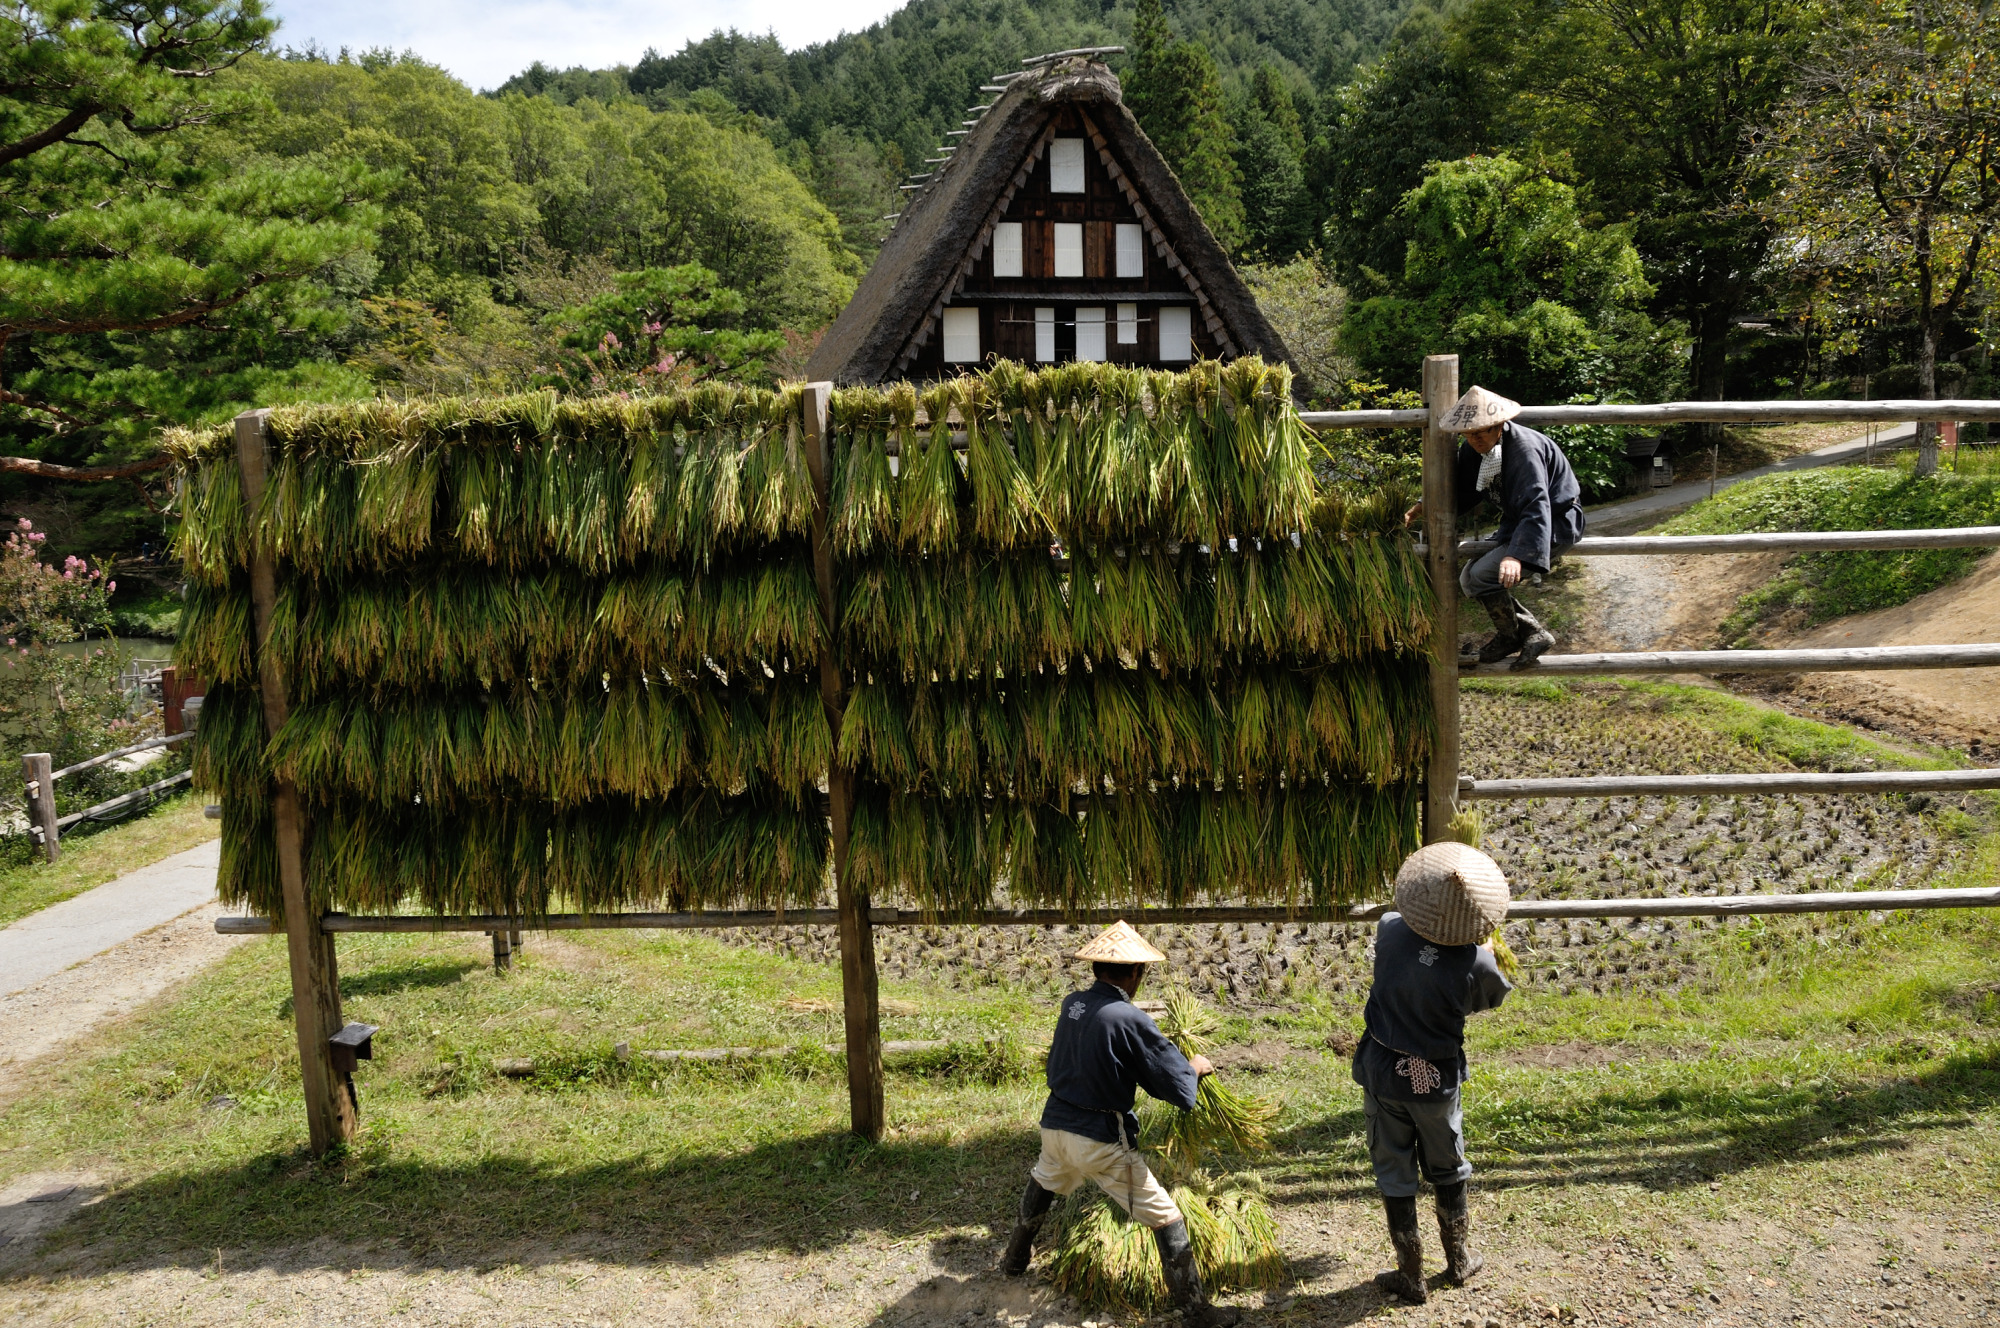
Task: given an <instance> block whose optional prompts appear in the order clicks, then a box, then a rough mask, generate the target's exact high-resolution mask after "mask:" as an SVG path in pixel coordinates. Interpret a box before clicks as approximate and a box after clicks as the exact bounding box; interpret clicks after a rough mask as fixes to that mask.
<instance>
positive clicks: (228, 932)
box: [215, 887, 2000, 936]
mask: <svg viewBox="0 0 2000 1328" xmlns="http://www.w3.org/2000/svg"><path fill="white" fill-rule="evenodd" d="M1392 907H1393V905H1390V904H1355V905H1353V906H1351V907H1346V908H1337V909H1332V910H1329V911H1323V912H1318V913H1313V912H1309V911H1307V910H1303V909H1289V908H1255V907H1245V908H1132V909H1116V908H1086V909H1079V910H1077V911H1076V912H1075V913H1070V914H1065V913H1064V912H1062V910H1060V909H1036V908H1030V909H1015V910H1003V909H989V910H986V911H983V912H980V913H975V914H973V915H972V916H970V917H965V918H936V917H930V916H928V915H926V914H924V913H923V912H921V911H919V910H917V909H913V908H902V909H897V908H878V909H874V910H872V914H871V920H872V922H873V923H874V925H875V926H878V927H919V926H943V927H954V926H958V927H1050V926H1055V925H1058V924H1062V923H1067V924H1070V925H1075V926H1091V927H1095V926H1101V925H1103V924H1105V923H1109V922H1114V921H1119V920H1123V921H1126V922H1131V923H1136V924H1138V925H1140V926H1151V925H1159V924H1163V923H1189V922H1210V923H1213V922H1274V923H1286V924H1290V923H1307V922H1373V921H1375V920H1377V919H1378V918H1380V917H1381V916H1382V915H1383V914H1385V913H1387V912H1389V911H1390V910H1391V908H1392ZM1905 908H2000V887H1993V888H1989V889H1978V890H1865V891H1853V892H1847V893H1842V892H1839V891H1832V890H1829V891H1826V892H1824V893H1820V894H1803V895H1683V896H1676V897H1674V898H1672V899H1517V900H1515V901H1514V902H1513V903H1512V904H1509V905H1508V906H1507V918H1508V920H1509V921H1526V920H1529V919H1533V918H1646V917H1705V916H1714V917H1725V916H1735V915H1737V914H1748V913H1852V912H1872V911H1875V910H1878V909H1880V910H1885V911H1894V910H1896V909H1905ZM837 921H838V919H837V917H836V914H835V912H834V910H833V909H830V908H815V909H800V910H798V911H797V912H788V913H786V914H785V915H784V916H783V917H779V916H778V915H777V914H776V913H772V912H769V911H756V912H734V911H720V910H718V911H716V912H713V913H588V914H586V913H551V914H549V915H547V916H546V917H540V918H522V917H506V916H503V915H500V914H492V913H487V914H472V915H469V916H467V915H460V916H456V917H424V916H412V915H408V914H397V915H392V916H386V917H385V916H377V917H361V916H356V915H350V914H346V913H329V914H327V915H326V917H325V918H324V919H323V920H322V921H321V924H320V926H321V930H323V931H327V932H336V933H338V932H446V931H454V932H456V931H466V932H491V931H502V930H506V929H508V928H517V929H520V930H524V931H615V930H629V929H660V930H693V929H704V928H721V927H807V926H812V927H831V926H834V925H836V923H837ZM215 929H216V930H217V931H218V932H221V933H222V934H223V935H225V936H268V935H270V934H271V933H272V932H273V931H274V930H275V929H274V928H273V927H272V925H271V920H270V919H269V918H244V917H235V918H217V919H216V920H215Z"/></svg>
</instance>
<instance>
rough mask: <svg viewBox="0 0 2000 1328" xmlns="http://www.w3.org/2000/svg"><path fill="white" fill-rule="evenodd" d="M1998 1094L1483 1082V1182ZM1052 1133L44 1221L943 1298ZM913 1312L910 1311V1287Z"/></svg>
mask: <svg viewBox="0 0 2000 1328" xmlns="http://www.w3.org/2000/svg"><path fill="white" fill-rule="evenodd" d="M1543 1096H1544V1098H1545V1099H1546V1098H1547V1095H1546V1094H1544V1095H1543ZM1996 1100H2000V1046H1993V1047H1986V1048H1982V1049H1980V1050H1977V1051H1973V1052H1968V1053H1963V1054H1960V1055H1958V1056H1955V1057H1953V1058H1952V1059H1950V1060H1948V1061H1945V1062H1942V1063H1940V1064H1937V1065H1935V1066H1933V1067H1931V1068H1929V1069H1927V1070H1925V1071H1922V1072H1920V1073H1918V1074H1915V1075H1913V1076H1911V1077H1907V1078H1899V1079H1896V1080H1892V1081H1888V1082H1872V1083H1871V1082H1863V1081H1849V1082H1846V1083H1840V1082H1816V1083H1811V1084H1806V1085H1801V1086H1797V1087H1789V1088H1788V1087H1784V1086H1781V1085H1775V1084H1756V1083H1751V1084H1744V1085H1742V1086H1740V1087H1720V1088H1715V1087H1706V1086H1704V1087H1701V1088H1691V1087H1689V1086H1686V1085H1682V1086H1668V1087H1664V1088H1648V1089H1647V1090H1645V1091H1630V1092H1618V1091H1614V1092H1609V1093H1601V1092H1588V1091H1585V1092H1580V1093H1579V1094H1578V1096H1577V1097H1575V1098H1574V1099H1571V1100H1568V1101H1562V1100H1559V1099H1558V1100H1555V1101H1554V1102H1548V1101H1546V1100H1545V1101H1543V1102H1536V1103H1524V1102H1521V1101H1518V1100H1507V1099H1502V1100H1500V1101H1498V1102H1495V1103H1492V1104H1490V1105H1489V1106H1487V1107H1486V1108H1484V1109H1482V1104H1481V1103H1480V1102H1479V1101H1478V1099H1477V1098H1476V1097H1475V1098H1474V1100H1473V1101H1472V1102H1471V1104H1470V1105H1471V1107H1472V1121H1471V1139H1472V1151H1473V1153H1474V1156H1475V1158H1477V1159H1478V1160H1479V1164H1480V1167H1481V1174H1480V1177H1479V1179H1478V1180H1477V1181H1476V1183H1477V1184H1478V1185H1480V1186H1482V1187H1485V1188H1490V1189H1513V1190H1523V1191H1526V1190H1532V1189H1536V1188H1542V1189H1548V1188H1556V1187H1561V1186H1564V1185H1567V1184H1570V1183H1572V1182H1576V1183H1588V1184H1607V1183H1623V1184H1639V1185H1644V1186H1647V1187H1649V1188H1653V1189H1657V1190H1675V1189H1685V1188H1688V1187H1691V1186H1694V1185H1697V1184H1706V1183H1707V1182H1708V1181H1710V1180H1713V1179H1715V1178H1717V1177H1720V1176H1724V1175H1729V1174H1732V1173H1738V1172H1745V1171H1751V1170H1754V1169H1756V1168H1758V1167H1760V1166H1765V1165H1768V1164H1769V1163H1770V1161H1771V1159H1773V1158H1774V1157H1783V1158H1786V1159H1787V1160H1790V1161H1798V1160H1803V1161H1808V1162H1810V1161H1815V1160H1837V1159H1839V1158H1841V1157H1842V1156H1844V1155H1850V1154H1855V1153H1864V1152H1870V1151H1878V1150H1881V1149H1883V1148H1896V1147H1902V1146H1904V1145H1905V1142H1906V1141H1907V1140H1908V1139H1909V1138H1910V1137H1912V1136H1913V1135H1916V1134H1919V1133H1921V1132H1928V1131H1937V1130H1949V1129H1953V1128H1957V1127H1959V1126H1961V1125H1963V1124H1964V1123H1966V1122H1967V1121H1968V1120H1969V1119H1970V1118H1971V1117H1972V1116H1974V1115H1975V1114H1977V1113H1980V1112H1982V1111H1984V1110H1985V1109H1987V1108H1990V1107H1991V1106H1992V1105H1993V1104H1994V1103H1995V1101H1996ZM439 1109H441V1110H442V1109H445V1108H442V1107H441V1108H439ZM1361 1129H1362V1123H1361V1116H1360V1113H1359V1112H1358V1111H1356V1110H1351V1109H1342V1110H1337V1111H1334V1112H1331V1113H1329V1114H1327V1115H1324V1116H1321V1117H1319V1118H1317V1119H1314V1120H1312V1121H1311V1122H1309V1123H1307V1124H1305V1125H1303V1126H1300V1127H1298V1128H1295V1129H1293V1130H1290V1131H1288V1132H1286V1133H1285V1134H1284V1135H1282V1136H1281V1137H1280V1138H1279V1139H1278V1140H1277V1144H1278V1153H1277V1155H1276V1156H1275V1157H1274V1158H1273V1159H1271V1160H1270V1161H1269V1162H1267V1163H1266V1164H1264V1165H1263V1166H1262V1167H1261V1168H1260V1170H1261V1171H1262V1172H1263V1174H1264V1176H1265V1178H1266V1180H1267V1183H1268V1184H1269V1185H1270V1189H1271V1193H1272V1197H1273V1200H1274V1201H1275V1202H1276V1203H1277V1204H1278V1205H1280V1206H1281V1207H1291V1206H1295V1205H1300V1204H1310V1203H1322V1202H1327V1201H1331V1200H1341V1201H1368V1200H1372V1198H1373V1195H1374V1190H1373V1186H1372V1184H1371V1182H1370V1178H1369V1176H1368V1172H1367V1168H1366V1162H1365V1158H1364V1156H1363V1154H1362V1152H1361V1150H1360V1148H1359V1147H1358V1146H1357V1145H1356V1144H1355V1143H1354V1142H1353V1140H1352V1136H1354V1135H1356V1134H1358V1133H1359V1132H1360V1131H1361ZM1037 1147H1038V1142H1037V1136H1036V1133H1035V1130H1034V1129H1033V1128H1032V1126H1031V1124H1030V1122H1029V1121H1028V1120H1023V1122H1022V1123H1021V1125H1020V1126H1019V1127H1018V1128H1013V1127H1009V1128H999V1129H993V1130H990V1131H987V1132H985V1133H983V1134H975V1135H972V1136H969V1137H967V1136H960V1137H959V1139H958V1140H956V1141H953V1142H944V1141H936V1142H929V1141H892V1142H889V1143H885V1144H880V1145H872V1144H868V1143H865V1142H863V1141H860V1140H857V1139H855V1138H853V1137H852V1136H850V1135H846V1134H840V1133H818V1134H811V1135H797V1136H792V1137H785V1138H775V1139H768V1140H766V1141H764V1142H757V1143H751V1144H747V1145H746V1146H745V1147H744V1148H742V1149H741V1150H731V1151H722V1150H711V1151H708V1152H703V1153H698V1154H697V1153H689V1154H682V1155H676V1156H671V1157H661V1156H658V1155H647V1154H636V1155H632V1156H628V1157H623V1158H619V1159H615V1160H613V1161H609V1162H604V1163H599V1164H594V1165H588V1166H561V1165H557V1164H553V1163H546V1162H537V1161H534V1160H530V1159H528V1158H523V1157H508V1156H505V1155H504V1154H489V1155H488V1156H485V1157H483V1158H481V1159H479V1160H477V1161H473V1162H467V1163H464V1164H461V1165H438V1164H430V1163H425V1162H420V1161H415V1160H411V1159H410V1158H408V1157H407V1156H403V1155H399V1154H398V1152H397V1149H396V1147H395V1143H394V1140H393V1138H389V1139H374V1140H370V1141H368V1142H365V1143H364V1145H363V1146H362V1147H361V1148H359V1149H357V1150H356V1151H355V1152H353V1153H351V1154H349V1155H348V1156H346V1157H344V1158H341V1159H338V1160H335V1161H333V1162H330V1163H326V1164H316V1163H314V1162H312V1161H311V1160H309V1159H307V1158H306V1157H304V1156H303V1155H302V1154H300V1153H297V1152H286V1153H275V1152H274V1153H266V1154H263V1155H260V1156H258V1157H254V1158H251V1159H248V1160H246V1161H245V1162H243V1163H241V1164H239V1165H236V1166H230V1167H217V1168H210V1169H206V1170H202V1169H190V1170H183V1171H178V1172H170V1173H163V1174H160V1175H157V1176H153V1177H150V1178H148V1179H145V1180H142V1181H140V1182H138V1183H136V1184H134V1185H131V1186H128V1187H124V1188H121V1189H117V1190H115V1191H113V1192H112V1193H110V1194H108V1195H107V1196H105V1198H104V1199H103V1200H102V1201H101V1202H99V1203H96V1204H94V1205H91V1206H90V1207H89V1208H88V1209H85V1210H83V1211H81V1212H79V1213H78V1214H77V1215H76V1217H75V1218H74V1219H73V1220H72V1221H71V1222H69V1223H67V1224H65V1225H64V1227H63V1228H61V1229H60V1230H59V1231H57V1232H55V1233H53V1234H52V1236H51V1237H50V1239H51V1240H52V1241H54V1242H56V1244H57V1245H59V1246H63V1247H72V1248H76V1247H85V1246H88V1247H91V1254H92V1258H93V1261H94V1262H96V1261H107V1260H108V1261H112V1262H115V1263H117V1264H119V1265H121V1266H127V1267H130V1266H134V1265H154V1266H172V1267H187V1268H194V1267H200V1266H204V1265H206V1264H207V1263H208V1262H209V1261H211V1260H212V1259H213V1257H214V1251H215V1250H216V1249H217V1248H218V1247H226V1248H228V1249H230V1250H231V1251H232V1252H233V1253H232V1255H231V1263H232V1266H236V1267H242V1266H244V1265H245V1264H246V1263H253V1262H256V1261H259V1260H267V1261H269V1262H271V1263H273V1264H276V1263H283V1264H284V1265H286V1266H288V1267H296V1266H297V1264H298V1261H299V1260H300V1259H301V1258H304V1259H307V1260H311V1259H314V1258H323V1259H325V1260H326V1261H327V1263H328V1266H337V1267H341V1268H349V1267H356V1266H362V1265H366V1264H370V1263H375V1264H378V1265H380V1266H384V1267H401V1268H406V1269H407V1268H408V1267H410V1266H411V1265H412V1264H413V1263H414V1264H417V1265H421V1266H428V1267H437V1268H460V1267H476V1268H490V1267H493V1266H497V1265H500V1264H506V1263H522V1264H539V1263H543V1262H549V1261H558V1260H562V1259H567V1258H576V1257H588V1258H591V1259H595V1260H598V1261H602V1262H611V1263H620V1262H623V1263H635V1264H647V1265H652V1264H660V1263H666V1264H683V1265H690V1266H692V1265H698V1264H701V1263H704V1262H707V1261H710V1260H714V1259H719V1258H726V1257H729V1256H731V1255H734V1254H737V1253H740V1252H744V1251H749V1250H776V1251H783V1252H788V1253H792V1254H805V1253H808V1252H812V1251H819V1250H825V1249H830V1248H835V1247H838V1246H840V1245H843V1244H846V1243H848V1242H850V1241H854V1240H867V1241H870V1242H877V1243H886V1242H893V1241H898V1240H906V1239H911V1238H923V1237H926V1236H933V1237H934V1236H936V1235H937V1234H938V1233H939V1232H941V1231H946V1230H951V1229H954V1228H956V1229H958V1232H959V1239H960V1240H961V1241H963V1242H965V1243H964V1244H963V1245H962V1246H960V1247H958V1248H956V1249H954V1250H953V1252H952V1258H951V1259H950V1260H949V1261H947V1262H946V1267H947V1268H948V1269H950V1270H951V1271H952V1274H953V1276H952V1277H947V1278H940V1279H933V1283H932V1284H927V1285H930V1286H931V1291H930V1292H928V1293H926V1294H927V1295H929V1296H931V1297H932V1298H934V1299H937V1300H938V1302H939V1303H940V1304H943V1303H945V1302H948V1301H949V1300H950V1299H951V1297H952V1296H954V1295H957V1294H958V1293H957V1292H955V1291H952V1290H951V1289H950V1288H949V1287H947V1286H945V1285H944V1284H945V1282H954V1283H955V1284H956V1283H960V1282H963V1283H967V1284H969V1283H971V1282H977V1283H979V1284H981V1285H982V1286H983V1285H985V1284H986V1282H987V1278H986V1277H985V1275H984V1274H983V1272H981V1269H982V1268H983V1267H984V1266H987V1265H988V1264H989V1263H990V1261H991V1260H993V1259H995V1258H997V1255H998V1240H999V1238H1000V1237H1002V1236H1003V1235H1004V1234H1005V1232H1006V1230H1007V1226H1008V1224H1009V1222H1010V1221H1011V1216H1012V1212H1011V1210H1012V1206H1013V1199H1014V1196H1015V1195H1016V1194H1017V1193H1018V1192H1019V1189H1020V1182H1021V1177H1022V1176H1023V1174H1024V1173H1025V1172H1026V1170H1027V1168H1028V1166H1029V1165H1030V1164H1031V1163H1032V1161H1033V1159H1034V1156H1035V1152H1036V1150H1037ZM980 1228H985V1230H986V1234H985V1235H983V1236H982V1235H978V1234H976V1233H977V1232H978V1230H979V1229H980ZM968 1229H970V1232H971V1233H972V1234H967V1232H968ZM329 1237H331V1240H329ZM322 1249H323V1250H324V1253H323V1254H316V1253H314V1251H317V1250H322ZM357 1249H366V1250H369V1251H370V1253H367V1254H357ZM29 1262H33V1261H17V1262H10V1264H9V1266H8V1268H7V1269H6V1270H5V1271H0V1281H14V1280H19V1279H21V1278H23V1277H27V1276H30V1275H31V1274H30V1272H29V1271H28V1268H27V1264H28V1263H29ZM960 1274H962V1277H961V1276H959V1275H960ZM911 1294H912V1296H913V1297H916V1296H918V1293H917V1292H912V1293H911ZM982 1294H983V1293H982ZM919 1298H920V1299H921V1297H919ZM1334 1302H1338V1303H1337V1304H1335V1303H1334ZM1364 1302H1365V1303H1364ZM926 1303H928V1302H926ZM1008 1303H1011V1302H1008ZM1379 1304H1380V1301H1379V1299H1376V1298H1375V1293H1374V1292H1373V1291H1372V1290H1369V1289H1367V1288H1365V1287H1362V1286H1357V1288H1353V1289H1350V1291H1349V1292H1343V1293H1341V1295H1340V1296H1336V1297H1333V1298H1331V1300H1330V1301H1329V1302H1328V1304H1327V1306H1326V1309H1325V1311H1324V1312H1325V1313H1329V1314H1333V1315H1334V1316H1335V1317H1334V1320H1333V1321H1335V1322H1348V1321H1351V1320H1352V1319H1357V1318H1363V1317H1366V1316H1367V1314H1368V1313H1369V1312H1371V1311H1372V1310H1373V1309H1374V1308H1377V1307H1378V1306H1379ZM1350 1309H1351V1310H1352V1313H1351V1315H1349V1317H1347V1318H1341V1317H1340V1315H1343V1314H1348V1311H1349V1310H1350ZM907 1312H908V1313H910V1314H915V1313H916V1312H917V1305H916V1303H915V1302H914V1301H912V1303H911V1304H910V1306H909V1307H908V1309H907ZM885 1321H886V1320H885Z"/></svg>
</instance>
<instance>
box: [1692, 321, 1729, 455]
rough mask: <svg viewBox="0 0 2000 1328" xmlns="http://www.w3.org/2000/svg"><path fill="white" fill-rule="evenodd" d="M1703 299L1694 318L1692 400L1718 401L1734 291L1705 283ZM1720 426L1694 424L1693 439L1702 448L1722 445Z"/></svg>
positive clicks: (1726, 369)
mask: <svg viewBox="0 0 2000 1328" xmlns="http://www.w3.org/2000/svg"><path fill="white" fill-rule="evenodd" d="M1703 285H1704V286H1706V287H1708V290H1707V292H1706V298H1705V299H1703V301H1702V303H1701V307H1700V309H1699V310H1698V311H1697V313H1696V315H1695V328H1694V335H1695V344H1694V364H1693V368H1694V382H1693V384H1692V386H1693V389H1694V400H1696V401H1721V400H1723V399H1724V396H1723V394H1724V392H1725V391H1726V390H1727V388H1728V386H1729V329H1730V327H1731V325H1732V324H1733V323H1734V322H1735V318H1736V299H1735V291H1734V290H1733V289H1731V288H1729V284H1728V283H1723V282H1715V281H1705V282H1704V283H1703ZM1723 429H1724V426H1722V425H1720V424H1698V425H1696V426H1695V436H1696V438H1697V439H1699V441H1700V443H1701V445H1702V446H1703V447H1718V446H1720V445H1721V443H1722V435H1723Z"/></svg>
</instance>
